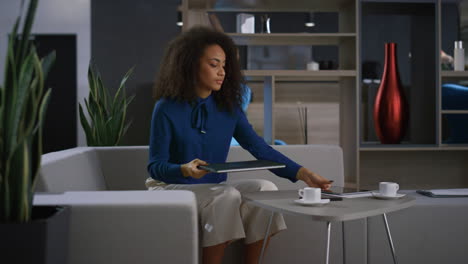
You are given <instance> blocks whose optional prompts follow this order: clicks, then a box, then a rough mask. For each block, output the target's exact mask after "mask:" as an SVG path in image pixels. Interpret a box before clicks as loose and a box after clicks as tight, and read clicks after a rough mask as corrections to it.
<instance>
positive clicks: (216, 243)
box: [164, 184, 245, 264]
mask: <svg viewBox="0 0 468 264" xmlns="http://www.w3.org/2000/svg"><path fill="white" fill-rule="evenodd" d="M164 189H165V190H190V191H192V192H193V193H194V194H195V197H196V199H197V208H198V215H199V224H200V235H201V241H200V242H201V243H200V244H201V247H202V262H203V263H204V264H205V263H209V264H211V263H215V264H220V263H221V261H222V258H223V255H224V249H225V248H226V246H227V245H228V243H229V242H230V241H234V240H237V239H241V238H244V237H245V232H244V227H243V224H242V218H241V215H240V211H239V208H240V205H241V195H240V193H239V191H238V190H237V189H235V188H234V187H232V186H226V185H224V184H192V185H187V184H170V185H167V186H166V187H165V188H164Z"/></svg>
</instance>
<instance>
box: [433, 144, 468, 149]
mask: <svg viewBox="0 0 468 264" xmlns="http://www.w3.org/2000/svg"><path fill="white" fill-rule="evenodd" d="M439 150H468V144H441V145H440V148H439Z"/></svg>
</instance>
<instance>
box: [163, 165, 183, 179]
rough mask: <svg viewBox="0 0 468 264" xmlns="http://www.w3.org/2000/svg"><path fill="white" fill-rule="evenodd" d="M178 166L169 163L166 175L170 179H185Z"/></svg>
mask: <svg viewBox="0 0 468 264" xmlns="http://www.w3.org/2000/svg"><path fill="white" fill-rule="evenodd" d="M180 167H181V165H180V164H170V165H169V166H168V168H167V174H166V175H167V176H169V177H170V178H171V179H185V177H184V175H183V174H182V170H181V169H180Z"/></svg>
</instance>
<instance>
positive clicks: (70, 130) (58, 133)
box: [34, 34, 77, 153]
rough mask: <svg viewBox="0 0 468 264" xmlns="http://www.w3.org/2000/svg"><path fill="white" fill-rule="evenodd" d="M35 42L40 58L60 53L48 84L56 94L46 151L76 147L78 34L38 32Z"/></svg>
mask: <svg viewBox="0 0 468 264" xmlns="http://www.w3.org/2000/svg"><path fill="white" fill-rule="evenodd" d="M34 43H35V45H36V48H37V52H38V55H39V57H44V56H45V55H47V54H48V53H50V52H51V51H53V50H55V52H56V60H55V63H54V65H53V67H52V68H51V70H50V73H49V75H48V77H47V79H46V83H45V87H47V88H49V87H50V88H51V89H52V94H51V98H50V101H49V106H48V111H47V114H46V119H45V124H44V132H43V133H44V134H43V147H44V149H43V151H44V153H48V152H52V151H58V150H64V149H69V148H73V147H76V145H77V144H76V122H75V120H76V119H75V117H76V115H77V112H76V109H77V108H76V107H77V106H76V86H77V76H76V72H77V68H76V67H77V64H76V63H77V61H76V35H42V34H41V35H35V36H34Z"/></svg>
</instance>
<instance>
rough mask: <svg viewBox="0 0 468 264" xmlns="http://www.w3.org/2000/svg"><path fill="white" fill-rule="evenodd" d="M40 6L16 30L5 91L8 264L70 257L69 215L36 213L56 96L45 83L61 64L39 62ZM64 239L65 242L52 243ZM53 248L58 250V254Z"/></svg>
mask: <svg viewBox="0 0 468 264" xmlns="http://www.w3.org/2000/svg"><path fill="white" fill-rule="evenodd" d="M37 5H38V0H31V1H30V2H29V5H28V10H27V13H26V17H25V19H24V21H22V17H21V16H19V17H18V18H17V20H16V23H15V24H14V26H13V30H12V32H11V34H10V35H9V42H8V47H7V59H6V65H5V76H4V83H3V85H2V86H0V234H1V235H0V251H1V252H2V254H1V255H2V261H5V263H63V262H64V261H65V257H66V244H67V243H66V242H67V240H68V238H67V229H68V226H67V224H68V218H67V217H68V211H66V210H65V209H64V208H61V207H55V206H52V207H34V208H33V195H34V185H35V182H36V179H37V177H38V175H39V169H40V166H41V155H42V127H43V123H44V118H45V114H46V111H47V104H48V102H49V98H50V95H51V90H50V89H44V80H45V78H46V76H47V73H48V71H49V70H50V68H51V66H52V64H53V62H54V60H55V53H51V54H49V55H48V56H46V57H44V58H43V59H39V57H38V55H37V52H36V49H35V47H34V45H33V44H32V42H31V41H30V40H29V39H30V33H31V28H32V25H33V21H34V15H35V12H36V8H37ZM20 23H22V25H23V28H22V32H21V33H18V28H19V25H20ZM61 236H62V238H63V241H57V242H58V244H57V245H53V244H51V243H52V242H53V241H54V240H56V239H57V238H58V237H61ZM52 247H58V250H59V251H58V252H55V253H57V254H56V255H51V254H55V253H54V252H53V251H52V250H51V248H52ZM53 259H55V260H56V261H57V262H53V261H52V260H53Z"/></svg>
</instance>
